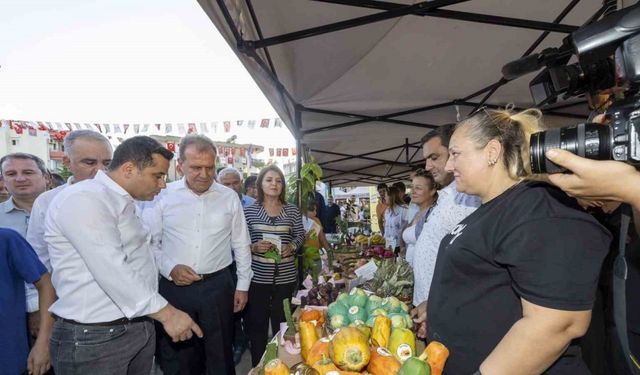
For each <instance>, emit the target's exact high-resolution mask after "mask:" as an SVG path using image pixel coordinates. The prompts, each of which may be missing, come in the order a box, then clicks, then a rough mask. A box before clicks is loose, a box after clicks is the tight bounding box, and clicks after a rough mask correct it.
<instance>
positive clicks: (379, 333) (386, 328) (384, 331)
mask: <svg viewBox="0 0 640 375" xmlns="http://www.w3.org/2000/svg"><path fill="white" fill-rule="evenodd" d="M390 335H391V319H389V318H388V317H386V316H384V315H378V316H376V317H375V320H374V321H373V329H372V330H371V343H372V344H373V345H375V346H380V347H383V348H386V347H387V345H388V344H389V336H390Z"/></svg>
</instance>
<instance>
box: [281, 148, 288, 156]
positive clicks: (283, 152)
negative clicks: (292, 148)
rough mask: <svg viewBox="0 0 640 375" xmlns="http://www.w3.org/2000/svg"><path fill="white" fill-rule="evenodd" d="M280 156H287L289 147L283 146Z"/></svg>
mask: <svg viewBox="0 0 640 375" xmlns="http://www.w3.org/2000/svg"><path fill="white" fill-rule="evenodd" d="M282 156H289V149H288V148H283V149H282Z"/></svg>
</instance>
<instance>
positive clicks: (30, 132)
mask: <svg viewBox="0 0 640 375" xmlns="http://www.w3.org/2000/svg"><path fill="white" fill-rule="evenodd" d="M29 135H30V136H32V137H36V136H38V131H37V130H36V129H34V128H29Z"/></svg>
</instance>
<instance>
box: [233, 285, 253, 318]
mask: <svg viewBox="0 0 640 375" xmlns="http://www.w3.org/2000/svg"><path fill="white" fill-rule="evenodd" d="M248 299H249V292H247V291H244V290H236V293H235V296H234V298H233V312H234V313H237V312H239V311H242V309H244V307H245V306H246V305H247V300H248Z"/></svg>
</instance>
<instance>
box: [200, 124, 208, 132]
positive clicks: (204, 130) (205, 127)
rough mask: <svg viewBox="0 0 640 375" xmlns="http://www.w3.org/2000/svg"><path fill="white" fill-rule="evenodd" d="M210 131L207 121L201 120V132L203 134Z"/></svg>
mask: <svg viewBox="0 0 640 375" xmlns="http://www.w3.org/2000/svg"><path fill="white" fill-rule="evenodd" d="M208 132H209V127H208V126H207V123H206V122H201V123H200V133H201V134H205V133H208Z"/></svg>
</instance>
